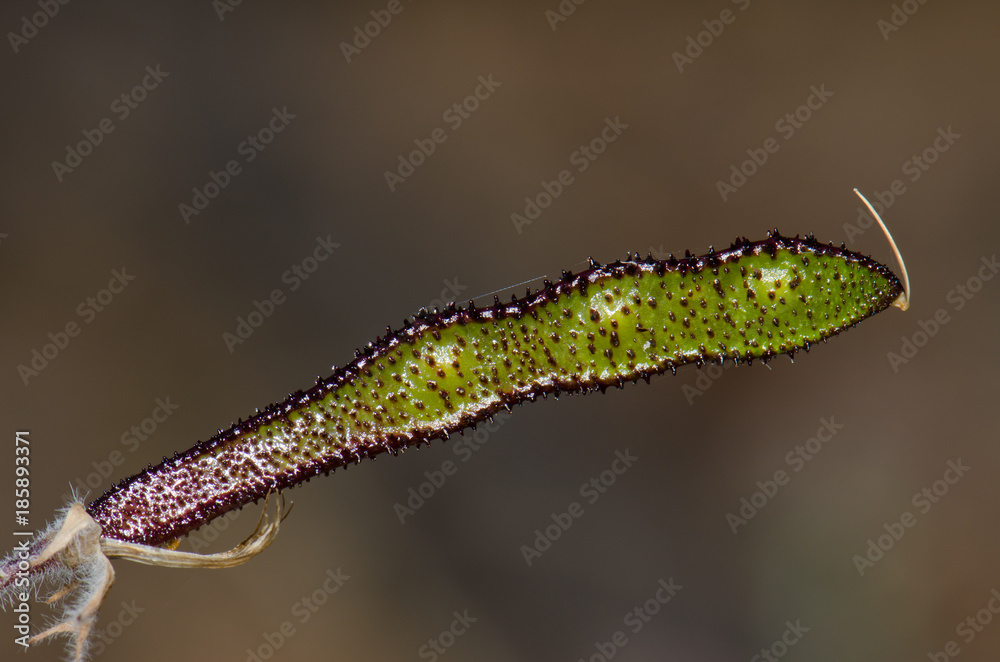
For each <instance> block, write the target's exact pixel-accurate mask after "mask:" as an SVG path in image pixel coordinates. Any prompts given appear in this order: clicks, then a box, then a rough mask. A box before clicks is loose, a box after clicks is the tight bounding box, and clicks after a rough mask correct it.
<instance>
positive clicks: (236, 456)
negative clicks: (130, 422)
mask: <svg viewBox="0 0 1000 662" xmlns="http://www.w3.org/2000/svg"><path fill="white" fill-rule="evenodd" d="M902 293H903V288H902V286H901V285H900V282H899V280H898V279H897V278H896V277H895V276H894V275H893V274H892V272H890V271H889V270H888V269H887V268H886V267H884V266H882V265H881V264H879V263H877V262H875V261H874V260H872V259H871V258H868V257H866V256H864V255H860V254H858V253H853V252H851V251H848V250H846V249H844V248H842V247H841V248H836V247H834V246H830V245H825V244H820V243H819V242H817V241H815V240H814V239H812V238H811V237H810V238H806V239H799V238H797V237H796V238H786V237H782V236H780V235H778V234H777V232H775V233H773V234H772V235H770V236H769V237H768V238H767V239H765V240H763V241H759V242H755V243H751V242H749V241H747V240H745V239H741V240H739V241H737V242H736V243H735V244H733V245H732V246H731V247H730V248H729V249H728V250H724V251H720V252H711V253H709V254H707V255H703V256H700V257H692V256H688V257H685V258H681V259H674V258H670V259H668V260H654V259H652V258H649V259H645V260H640V259H628V260H626V261H624V262H621V261H619V262H615V263H614V264H609V265H605V266H601V265H597V264H592V265H591V268H590V269H588V270H586V271H584V272H582V273H580V274H577V275H573V274H569V273H566V274H564V275H563V278H562V279H560V280H559V281H558V282H556V283H548V282H547V283H546V284H545V287H544V288H542V289H541V290H539V291H538V292H535V293H534V294H531V293H529V294H528V295H527V296H525V297H524V298H521V299H517V298H515V299H514V300H513V301H512V302H510V303H508V304H504V303H501V302H500V301H496V303H495V304H494V305H492V306H488V307H483V308H480V307H476V306H474V305H472V304H471V303H470V304H469V306H468V307H467V308H464V309H463V308H457V307H455V306H454V304H453V305H452V306H450V307H449V308H448V309H447V310H445V311H443V312H436V313H427V312H423V313H421V314H420V315H418V316H417V317H416V318H415V319H414V321H413V322H412V323H410V322H407V323H406V324H405V325H404V327H403V328H402V329H401V330H399V331H390V332H389V333H388V334H387V335H386V336H385V337H384V338H379V339H378V340H376V341H375V342H374V343H371V344H369V345H368V347H366V348H365V349H364V350H362V351H359V352H358V356H357V358H355V360H354V361H352V362H351V363H349V364H347V365H346V366H344V367H343V368H340V369H339V370H337V371H336V372H335V373H334V374H333V375H331V376H330V377H328V378H326V379H323V380H320V381H319V382H318V383H317V384H316V386H314V387H313V388H311V389H309V390H308V391H306V392H304V393H303V392H299V393H293V394H292V395H291V396H289V397H288V398H287V399H286V400H285V401H284V402H281V403H278V404H275V405H272V406H270V407H268V408H267V409H266V410H265V411H263V412H261V413H259V414H257V415H255V416H253V417H252V418H250V419H248V420H246V421H243V422H240V423H237V424H236V425H234V426H232V427H231V428H229V429H228V430H224V431H222V432H220V433H219V434H217V435H216V436H214V437H212V438H211V439H209V440H208V441H206V442H202V443H199V444H197V445H195V446H194V447H193V448H191V449H189V450H187V451H185V452H184V453H182V454H180V455H177V456H175V457H174V458H171V459H168V460H166V461H164V462H163V463H162V464H160V465H158V466H156V467H153V468H151V469H149V470H147V471H144V472H142V473H140V474H137V475H136V476H133V477H132V478H129V479H128V480H126V481H124V482H123V483H121V484H119V485H117V486H116V487H115V488H113V489H112V490H110V491H109V492H107V493H106V494H105V495H104V496H102V497H101V498H100V499H98V500H97V501H95V502H94V503H92V504H90V506H89V507H88V509H87V510H88V512H89V513H90V514H91V515H92V516H93V517H94V519H95V520H96V521H97V522H98V523H99V524H100V525H101V527H102V530H103V533H102V535H103V536H104V537H106V538H115V539H119V540H124V541H129V542H142V543H146V544H160V543H163V542H165V541H167V540H170V539H173V538H176V537H178V536H180V535H183V534H184V533H186V532H187V531H189V530H191V529H193V528H196V527H197V526H199V525H200V524H202V523H204V522H207V521H208V520H210V519H212V518H213V517H216V516H218V515H220V514H222V513H224V512H226V511H228V510H231V509H232V508H236V507H239V506H240V505H242V504H245V503H247V502H249V501H252V500H254V499H257V498H260V497H262V496H264V495H265V494H267V493H268V491H271V490H280V489H283V488H285V487H289V486H291V485H295V484H298V483H300V482H302V481H304V480H307V479H308V478H310V477H311V476H314V475H316V474H318V473H321V472H329V471H330V470H331V469H334V468H336V467H339V466H344V465H345V464H348V463H350V462H354V461H357V460H360V459H361V458H364V457H372V456H374V455H376V454H378V453H381V452H384V451H391V452H395V451H397V450H398V449H401V448H404V447H406V446H410V445H414V444H418V443H421V442H426V441H427V440H430V439H433V438H444V437H447V436H448V435H449V434H451V433H452V432H456V431H458V430H462V429H464V428H466V427H468V426H471V425H475V424H476V423H478V422H481V421H483V420H485V419H487V418H488V417H489V416H491V415H492V414H493V413H494V412H496V411H497V410H498V409H500V408H503V407H506V408H509V407H510V406H511V405H513V404H516V403H519V402H523V401H525V400H533V399H535V398H536V397H538V396H540V395H544V394H546V393H559V392H571V393H572V392H586V391H590V390H593V389H598V388H599V389H602V390H603V389H604V388H607V387H608V386H621V385H623V384H624V383H625V382H628V381H634V380H636V379H638V378H640V377H641V378H646V379H648V378H649V377H650V376H651V375H655V374H659V373H662V372H664V371H666V370H675V369H676V368H677V366H680V365H682V364H685V363H698V364H701V363H705V362H707V361H717V362H721V361H724V360H725V359H731V360H734V361H745V362H750V361H752V360H753V359H764V360H767V359H770V358H772V357H774V356H777V355H779V354H789V355H791V354H794V353H795V352H796V351H797V350H799V349H808V348H809V346H810V345H812V344H814V343H816V342H819V341H820V340H826V339H827V338H829V337H830V336H833V335H836V334H837V333H840V332H841V331H844V330H845V329H848V328H850V327H852V326H853V325H855V324H857V323H858V322H860V321H861V320H863V319H865V318H866V317H869V316H871V315H873V314H875V313H877V312H879V311H880V310H883V309H884V308H886V307H888V306H889V305H890V304H892V303H893V302H896V301H898V300H900V299H902Z"/></svg>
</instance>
